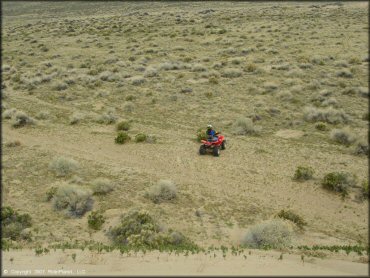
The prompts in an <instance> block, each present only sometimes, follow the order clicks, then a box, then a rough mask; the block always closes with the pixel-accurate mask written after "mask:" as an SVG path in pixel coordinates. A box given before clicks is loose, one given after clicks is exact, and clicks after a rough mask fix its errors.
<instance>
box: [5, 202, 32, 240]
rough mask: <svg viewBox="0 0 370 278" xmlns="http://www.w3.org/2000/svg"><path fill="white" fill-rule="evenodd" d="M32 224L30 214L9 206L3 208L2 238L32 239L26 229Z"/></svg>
mask: <svg viewBox="0 0 370 278" xmlns="http://www.w3.org/2000/svg"><path fill="white" fill-rule="evenodd" d="M31 226H32V219H31V216H30V215H29V214H27V213H24V214H20V213H18V212H17V211H14V209H13V208H11V207H9V206H5V207H2V208H1V229H2V238H10V239H11V240H18V239H22V238H23V239H26V240H30V236H29V233H27V231H26V232H24V231H25V230H26V229H27V228H29V227H31Z"/></svg>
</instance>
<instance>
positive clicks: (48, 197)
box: [46, 186, 58, 201]
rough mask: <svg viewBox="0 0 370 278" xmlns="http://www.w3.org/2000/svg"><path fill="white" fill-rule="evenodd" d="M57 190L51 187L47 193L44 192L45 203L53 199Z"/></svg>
mask: <svg viewBox="0 0 370 278" xmlns="http://www.w3.org/2000/svg"><path fill="white" fill-rule="evenodd" d="M57 190H58V188H57V187H55V186H51V187H50V188H49V189H48V190H47V191H46V201H50V200H51V199H53V197H54V195H55V193H56V192H57Z"/></svg>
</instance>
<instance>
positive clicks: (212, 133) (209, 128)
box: [206, 125, 218, 142]
mask: <svg viewBox="0 0 370 278" xmlns="http://www.w3.org/2000/svg"><path fill="white" fill-rule="evenodd" d="M217 134H218V132H216V131H215V130H214V129H213V127H212V125H207V131H206V135H207V140H208V141H209V142H214V141H217V140H218V137H217V136H216V135H217Z"/></svg>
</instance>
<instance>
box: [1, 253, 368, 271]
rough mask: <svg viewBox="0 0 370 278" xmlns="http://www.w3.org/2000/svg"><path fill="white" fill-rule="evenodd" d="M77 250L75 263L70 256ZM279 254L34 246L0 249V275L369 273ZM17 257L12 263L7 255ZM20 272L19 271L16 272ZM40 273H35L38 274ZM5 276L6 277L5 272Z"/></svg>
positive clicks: (350, 266) (342, 263) (359, 268)
mask: <svg viewBox="0 0 370 278" xmlns="http://www.w3.org/2000/svg"><path fill="white" fill-rule="evenodd" d="M73 253H75V254H76V257H75V260H76V261H75V262H74V261H73V259H72V256H71V255H72V254H73ZM280 254H281V253H279V252H273V251H269V252H266V251H256V250H253V251H252V253H251V254H248V253H247V254H246V257H244V256H243V255H240V256H231V255H228V256H226V257H225V258H223V257H222V254H217V256H216V257H213V253H212V256H206V255H203V254H198V255H189V256H184V255H174V254H172V255H169V254H167V253H163V254H161V253H159V252H151V253H147V254H146V255H144V256H143V255H142V254H139V255H137V256H135V255H131V256H130V257H127V255H123V256H122V255H120V254H119V252H112V253H107V254H97V253H95V252H90V251H87V250H86V251H81V250H66V251H65V252H62V251H61V250H57V251H56V252H54V251H51V253H50V254H48V255H42V256H35V255H34V251H33V250H22V251H9V252H4V253H3V274H4V271H5V270H6V272H7V274H8V275H9V276H20V271H23V275H25V271H28V272H27V276H32V275H37V272H35V270H41V271H44V274H46V275H52V274H53V271H54V273H55V271H59V276H61V275H63V276H65V277H67V276H71V275H73V276H75V275H88V276H94V275H253V276H256V275H283V276H285V275H295V276H298V275H320V276H321V275H331V276H355V275H362V276H365V275H367V274H368V265H367V264H364V263H355V262H347V261H342V260H334V259H325V260H322V259H316V258H306V259H305V262H302V260H301V257H300V256H298V255H289V254H284V255H283V259H282V260H279V259H278V258H279V257H280ZM12 257H13V258H15V259H14V261H13V262H12V263H11V262H10V258H12ZM17 271H18V272H17ZM40 274H41V273H39V275H40ZM4 276H5V275H4Z"/></svg>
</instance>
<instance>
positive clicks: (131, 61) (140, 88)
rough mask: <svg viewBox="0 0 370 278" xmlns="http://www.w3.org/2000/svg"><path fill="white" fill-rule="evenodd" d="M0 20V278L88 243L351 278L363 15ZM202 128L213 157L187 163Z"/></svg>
mask: <svg viewBox="0 0 370 278" xmlns="http://www.w3.org/2000/svg"><path fill="white" fill-rule="evenodd" d="M2 8H3V18H2V20H3V29H2V65H1V67H2V84H1V88H2V90H1V108H2V165H3V167H2V206H3V209H2V229H3V236H2V245H3V250H8V252H4V254H7V255H6V256H5V257H4V258H5V259H4V263H6V264H7V265H9V264H10V262H9V260H10V258H13V260H14V262H16V261H17V257H19V258H21V255H20V254H21V253H19V252H21V251H20V250H21V249H22V250H23V249H24V250H28V251H25V252H31V251H29V250H30V249H32V250H33V251H32V252H31V253H32V254H35V256H36V254H37V255H38V256H37V257H35V258H36V260H37V262H41V261H42V260H43V259H45V260H47V259H46V258H47V256H46V255H45V256H41V257H40V254H42V253H48V252H43V250H44V251H45V250H47V251H49V250H52V249H61V248H62V249H63V250H64V249H79V248H80V247H81V248H82V249H83V246H86V248H87V247H91V248H92V249H94V248H96V246H99V244H101V245H104V246H105V247H106V248H107V249H105V250H106V251H107V250H110V249H109V248H112V250H113V249H115V248H117V249H121V251H122V250H123V249H124V252H130V251H129V250H133V249H135V250H136V249H137V250H139V249H140V250H147V249H148V250H149V251H152V250H158V249H159V250H162V251H163V250H167V251H168V250H170V251H169V252H171V250H178V251H179V252H180V251H181V252H190V251H191V252H193V253H194V252H197V253H199V254H201V253H203V252H204V253H205V254H207V255H208V256H209V254H210V253H209V252H211V253H212V252H216V251H214V250H218V251H219V250H222V254H225V253H227V252H229V251H230V250H233V251H232V252H233V253H235V254H236V253H237V254H238V256H239V257H238V259H237V260H241V259H243V255H242V254H244V253H242V252H245V253H246V254H247V253H248V251H247V250H252V249H273V250H277V251H275V252H278V253H279V254H280V253H281V252H282V253H281V254H283V253H284V254H286V253H292V254H295V255H296V256H297V258H298V257H299V256H301V255H302V256H306V257H307V256H308V257H310V258H320V259H322V258H328V259H330V258H332V259H334V257H335V256H337V257H335V259H338V260H347V261H348V262H347V263H350V262H351V261H352V262H357V263H358V262H361V264H359V265H360V266H359V267H360V268H361V270H359V271H357V272H356V271H354V272H351V273H352V274H353V273H363V271H364V263H366V264H367V260H368V194H369V193H368V155H369V148H368V123H369V112H368V98H369V88H368V74H369V73H368V62H369V57H368V48H369V45H368V31H369V30H368V26H369V22H368V4H367V3H366V2H353V3H344V2H338V3H337V2H335V3H334V2H332V3H331V2H328V3H319V2H313V3H309V2H302V3H290V2H289V3H288V2H283V3H278V2H277V3H272V2H261V3H259V2H251V3H248V2H237V3H227V2H217V3H212V2H206V3H201V2H190V3H188V2H174V3H170V2H163V3H161V2H155V3H150V4H149V3H148V2H129V3H123V2H107V3H102V2H92V3H81V2H71V3H69V4H68V5H67V4H65V2H40V3H38V2H4V3H3V4H2ZM208 124H212V125H213V127H214V128H215V129H216V131H219V132H221V134H222V135H224V136H225V138H226V148H225V150H221V151H220V155H219V156H218V157H215V156H213V155H212V153H209V154H207V155H200V154H199V147H200V145H201V143H200V142H199V139H200V138H201V137H202V136H204V132H205V129H206V127H207V125H208ZM43 248H45V249H43ZM122 248H123V249H122ZM225 248H226V249H227V250H228V251H225V250H226V249H225ZM234 248H236V249H235V250H237V251H234ZM239 248H240V249H239ZM98 249H99V248H98ZM14 250H17V251H14ZM94 250H95V249H94ZM189 250H190V251H189ZM241 250H243V251H241ZM218 251H217V252H218ZM9 252H13V253H9ZM17 252H18V253H17ZM107 252H108V251H107ZM114 252H116V251H114ZM122 252H123V251H122ZM135 252H136V251H135ZM154 252H155V251H154ZM207 252H208V253H207ZM230 252H231V251H230ZM256 252H257V251H256ZM258 252H263V251H258ZM17 254H18V255H17ZM25 254H28V253H25ZM112 254H114V253H112ZM212 254H213V253H212ZM222 254H221V255H220V256H222ZM346 254H348V255H346ZM50 256H51V255H50ZM111 256H113V255H111ZM148 256H149V255H148ZM151 256H154V255H151ZM292 256H293V255H292ZM26 257H27V256H26ZM31 257H32V256H31ZM114 258H115V256H113V257H112V260H114ZM153 258H155V256H154V257H153ZM24 259H26V258H24ZM189 259H191V258H189ZM49 260H50V261H51V260H52V258H49ZM105 260H106V261H109V260H110V259H107V258H106V259H105ZM148 260H149V261H150V260H152V258H151V257H148ZM191 260H194V258H192V259H191ZM228 260H230V264H235V265H237V263H236V262H235V261H233V262H232V260H231V259H230V257H229V256H228ZM292 260H293V259H292ZM73 261H74V262H76V260H75V259H73ZM23 263H24V265H26V263H25V262H23ZM23 263H22V264H23ZM54 263H55V262H53V264H54ZM70 263H71V262H70ZM136 263H138V262H137V261H136ZM58 264H59V263H58ZM61 264H63V263H61ZM266 264H268V263H267V262H266ZM329 265H330V263H329ZM229 267H231V265H229ZM233 267H234V266H233ZM331 267H332V269H334V268H335V267H334V263H333V264H331ZM226 268H227V267H226V266H225V269H226ZM349 268H350V267H349ZM297 269H298V270H297V271H299V268H297ZM257 270H258V267H257V268H256V271H257ZM120 271H121V270H117V271H116V272H114V273H113V274H119V273H120ZM122 271H123V270H122ZM221 271H222V270H220V272H221ZM343 271H344V272H345V270H343ZM220 272H218V273H220ZM127 273H129V274H132V273H131V272H127ZM155 273H158V272H155ZM168 273H169V274H173V273H172V272H171V271H170V272H168ZM194 273H195V272H194ZM242 273H243V272H242V271H240V272H238V271H236V272H235V273H234V274H242ZM254 273H255V274H259V272H258V271H257V272H254ZM279 273H281V274H282V275H283V274H284V273H285V272H284V271H282V272H279ZM292 273H293V272H292ZM294 273H295V272H294ZM319 273H320V269H319V270H318V269H316V270H312V271H311V272H309V274H312V275H313V274H319ZM325 273H326V272H325ZM327 273H328V274H329V273H330V274H332V275H335V274H338V273H335V272H327ZM160 274H163V273H160ZM208 274H212V272H208ZM229 274H230V273H229ZM231 274H232V273H231Z"/></svg>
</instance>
